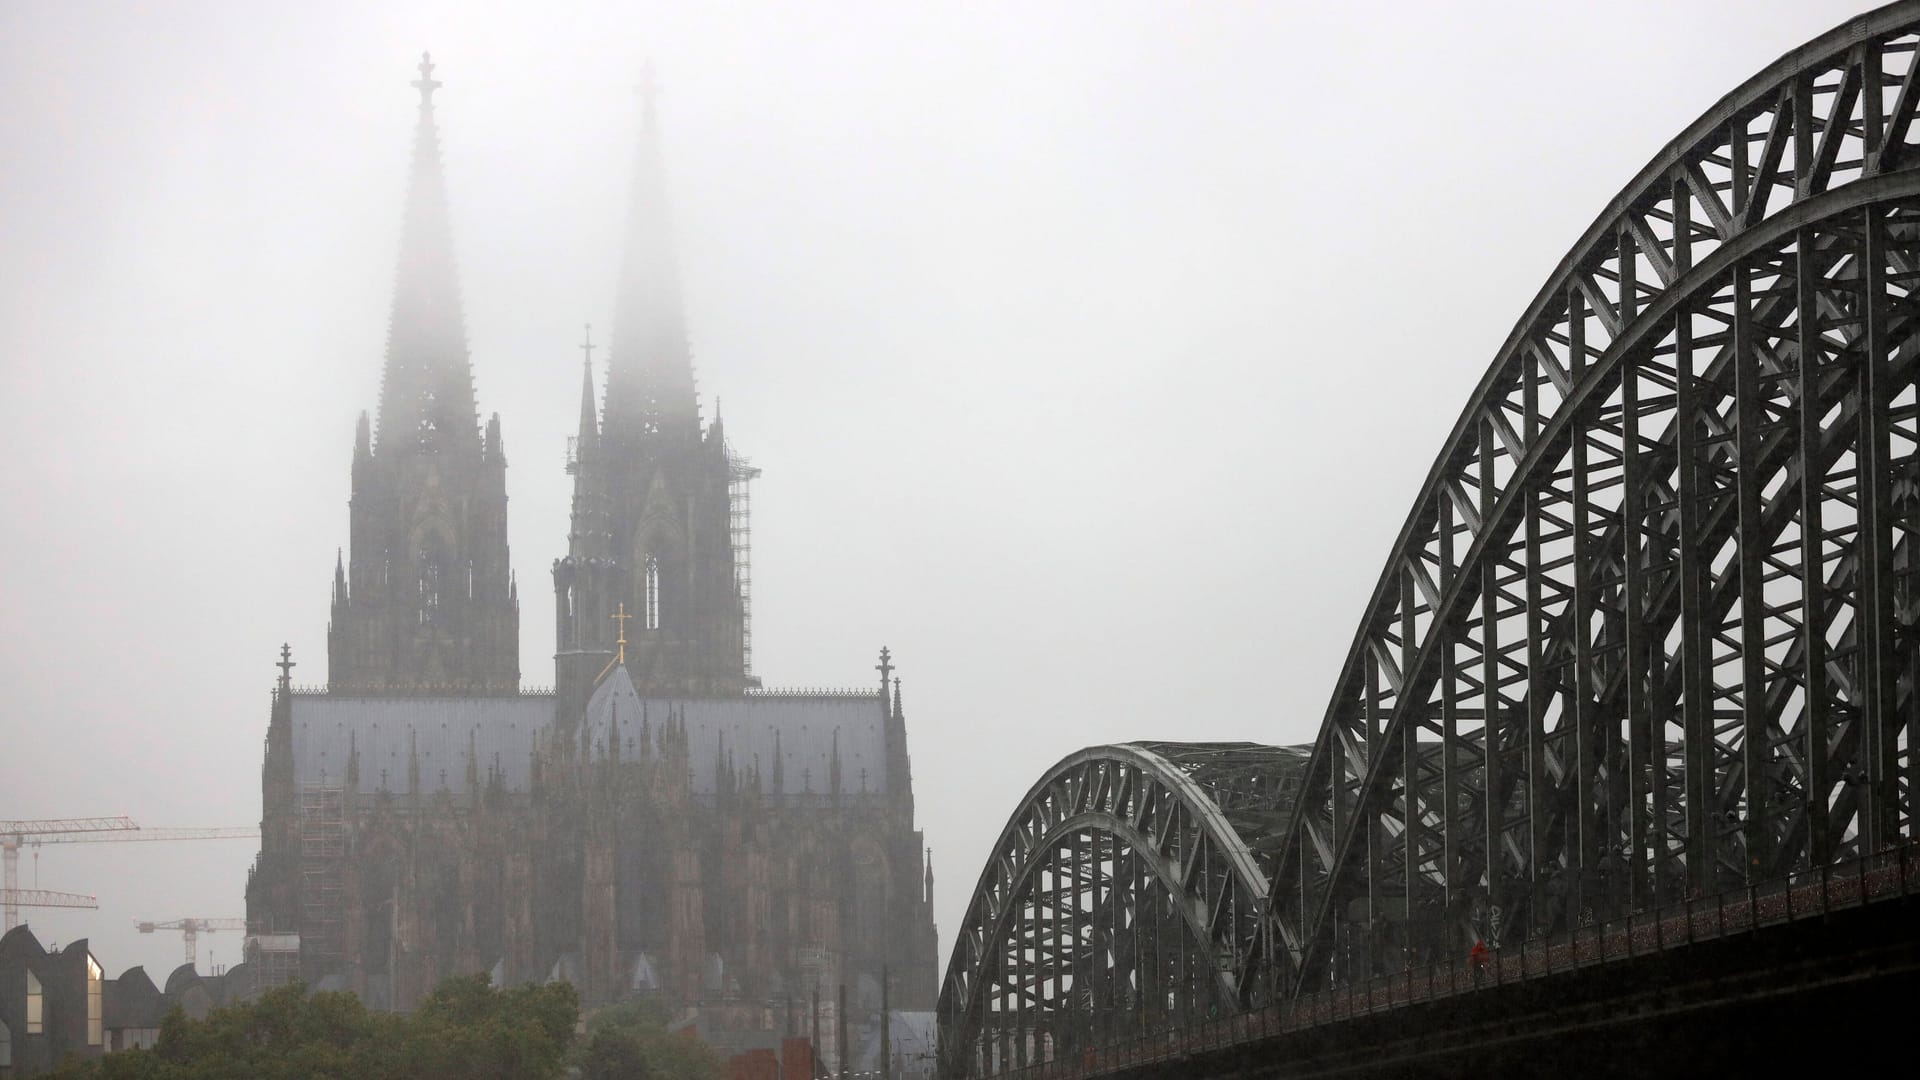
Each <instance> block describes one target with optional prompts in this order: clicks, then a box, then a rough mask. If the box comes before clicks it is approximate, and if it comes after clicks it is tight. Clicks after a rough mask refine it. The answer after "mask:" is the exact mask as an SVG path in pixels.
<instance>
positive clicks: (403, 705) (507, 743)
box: [293, 694, 553, 795]
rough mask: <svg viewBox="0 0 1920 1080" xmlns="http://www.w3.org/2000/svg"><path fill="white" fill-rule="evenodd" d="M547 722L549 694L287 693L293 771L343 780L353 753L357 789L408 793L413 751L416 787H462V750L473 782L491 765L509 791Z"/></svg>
mask: <svg viewBox="0 0 1920 1080" xmlns="http://www.w3.org/2000/svg"><path fill="white" fill-rule="evenodd" d="M552 723H553V697H552V696H551V695H546V694H538V695H535V694H529V695H526V696H522V697H471V698H429V697H358V696H355V697H349V696H345V695H331V694H296V695H294V698H293V779H294V782H295V783H296V784H302V785H306V784H314V785H318V786H321V787H344V786H345V784H346V777H347V758H348V756H349V755H350V754H351V753H352V752H353V751H354V750H358V751H359V753H360V791H361V792H362V793H365V794H369V795H370V794H373V793H374V792H377V791H380V790H382V789H384V790H386V791H391V792H393V793H394V794H396V795H405V794H409V793H410V792H409V790H408V787H407V763H408V761H409V757H410V755H411V754H412V753H414V752H416V751H417V752H418V754H419V756H420V790H421V792H422V793H423V794H429V795H430V794H432V793H433V792H436V791H439V790H441V789H442V788H445V789H446V790H447V791H450V792H454V793H455V794H458V793H461V792H464V791H466V789H467V755H468V748H469V747H471V748H472V751H473V754H474V756H476V757H477V758H478V759H479V762H478V765H479V768H478V772H479V774H480V782H481V783H483V784H484V783H486V780H487V777H488V775H489V774H490V773H491V771H492V770H493V769H494V768H496V767H497V768H498V769H499V770H500V771H501V773H502V774H503V775H504V777H505V783H506V786H507V789H508V790H509V791H525V790H526V789H527V776H528V771H529V769H530V768H531V763H532V754H533V745H534V737H535V735H536V734H538V733H539V732H542V731H545V730H546V729H547V727H548V726H549V725H551V724H552Z"/></svg>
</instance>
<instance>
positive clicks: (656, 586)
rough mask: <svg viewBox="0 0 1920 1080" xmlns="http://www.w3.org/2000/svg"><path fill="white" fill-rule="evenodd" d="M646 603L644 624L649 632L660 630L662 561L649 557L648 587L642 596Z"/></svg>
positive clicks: (643, 607)
mask: <svg viewBox="0 0 1920 1080" xmlns="http://www.w3.org/2000/svg"><path fill="white" fill-rule="evenodd" d="M642 599H643V600H644V601H645V603H644V604H643V605H642V609H643V611H644V613H645V615H646V621H645V622H644V623H643V624H642V625H644V626H645V627H646V628H647V629H649V630H658V629H660V560H659V559H656V558H654V557H653V556H651V555H649V556H647V572H646V586H645V590H644V593H643V596H642Z"/></svg>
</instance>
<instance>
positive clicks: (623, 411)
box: [602, 65, 699, 440]
mask: <svg viewBox="0 0 1920 1080" xmlns="http://www.w3.org/2000/svg"><path fill="white" fill-rule="evenodd" d="M657 96H658V90H657V88H656V86H655V84H654V80H653V68H652V65H648V66H647V68H646V69H645V71H644V73H643V75H642V79H641V85H640V140H639V146H638V148H637V149H636V151H635V153H634V162H633V178H632V186H631V188H630V190H629V194H628V203H627V234H626V248H625V253H624V255H623V258H622V262H621V268H620V287H619V293H618V295H617V296H616V297H615V299H614V319H613V341H612V350H611V354H610V356H609V359H608V361H607V404H606V415H605V417H604V424H603V431H602V434H603V436H604V437H605V438H607V439H609V440H629V439H633V438H636V437H640V436H644V435H647V434H651V433H655V432H662V431H690V430H694V429H696V427H697V418H698V411H699V405H698V403H697V401H696V398H695V394H694V386H693V355H692V352H691V350H690V349H689V348H688V345H687V326H686V312H685V309H684V307H683V305H682V300H681V293H680V271H679V266H678V263H677V260H676V258H675V256H674V247H673V228H672V221H671V215H670V213H669V208H668V200H667V182H666V169H665V166H664V163H663V162H662V160H661V153H660V134H659V122H658V117H657V113H656V98H657Z"/></svg>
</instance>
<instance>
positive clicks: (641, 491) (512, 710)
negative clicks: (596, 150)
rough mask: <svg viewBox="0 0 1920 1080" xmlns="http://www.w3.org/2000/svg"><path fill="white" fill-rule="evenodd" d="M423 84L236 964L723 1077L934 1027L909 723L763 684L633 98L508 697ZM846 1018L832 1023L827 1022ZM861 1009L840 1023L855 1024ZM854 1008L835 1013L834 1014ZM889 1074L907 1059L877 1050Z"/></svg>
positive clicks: (649, 115) (496, 554) (505, 611)
mask: <svg viewBox="0 0 1920 1080" xmlns="http://www.w3.org/2000/svg"><path fill="white" fill-rule="evenodd" d="M432 71H433V68H432V64H431V63H430V62H428V61H427V60H425V59H424V58H423V60H422V63H421V66H420V78H419V80H418V81H416V82H415V83H414V84H413V85H414V86H415V87H416V88H417V89H418V91H419V94H420V100H419V117H418V124H417V128H416V131H415V135H414V142H413V158H412V165H411V174H410V177H409V180H408V190H407V196H406V206H405V212H404V217H403V225H402V233H401V241H400V257H399V270H398V273H397V275H396V277H395V282H394V294H393V307H392V315H391V322H390V325H389V328H388V338H387V350H386V362H385V368H384V371H383V374H382V378H381V385H380V397H379V403H378V407H377V409H376V410H375V411H374V413H373V415H372V417H371V418H369V416H368V415H367V414H365V413H362V414H361V417H360V419H359V423H358V426H357V430H356V431H355V434H354V442H353V466H352V470H353V471H352V498H351V509H350V514H349V517H350V520H349V525H348V545H347V548H346V551H345V554H344V557H343V558H341V559H340V560H338V561H337V563H336V565H335V567H334V572H333V585H332V616H331V622H330V624H329V626H328V631H327V679H326V684H325V686H324V688H316V689H304V688H298V687H296V686H295V685H294V682H293V679H292V667H293V663H292V660H291V657H290V656H289V655H288V654H287V652H286V650H284V649H283V650H282V657H281V667H280V678H279V681H278V684H277V686H276V688H275V690H274V693H273V698H272V709H271V714H270V719H269V723H268V726H267V737H266V758H265V763H264V767H263V770H262V819H261V850H260V855H259V858H258V860H257V861H256V863H255V865H254V868H253V870H252V872H251V874H250V876H249V879H248V882H247V921H248V924H249V942H250V948H249V958H248V962H249V964H250V965H251V966H252V967H253V968H254V970H255V972H256V975H257V977H259V978H260V979H261V980H262V981H272V980H275V979H280V978H296V977H297V978H300V979H303V980H304V981H306V982H307V983H308V984H309V985H313V986H318V987H323V988H338V989H345V990H351V991H353V992H355V993H357V994H359V995H360V996H361V997H362V998H363V999H364V1000H366V1001H367V1002H368V1003H369V1004H370V1005H372V1006H373V1007H376V1008H386V1009H407V1008H410V1007H411V1006H412V1005H413V1004H414V1003H415V1002H417V1001H419V1000H420V998H421V997H422V996H423V995H424V994H425V993H427V992H428V991H429V990H431V989H432V988H433V986H434V985H435V984H436V983H437V982H438V981H439V980H440V979H442V978H444V977H446V976H448V975H453V974H461V973H471V972H489V973H491V974H492V976H493V977H494V980H495V982H496V983H517V982H524V981H529V980H536V981H544V980H552V979H565V980H568V981H570V982H571V983H573V985H574V986H576V987H577V988H578V989H579V991H580V994H581V997H582V1000H583V1002H584V1003H585V1005H586V1006H587V1007H589V1008H591V1007H594V1006H596V1005H600V1004H605V1003H609V1002H615V1001H619V1000H622V999H625V998H629V997H633V996H637V995H659V996H660V997H661V1000H664V1001H666V1002H668V1003H670V1004H671V1005H672V1006H673V1008H674V1009H675V1012H676V1016H678V1017H680V1018H681V1019H682V1020H686V1021H688V1022H692V1023H695V1024H697V1025H698V1026H699V1028H700V1030H701V1031H702V1033H703V1034H706V1035H708V1037H709V1038H710V1039H713V1040H714V1041H716V1042H717V1044H718V1045H721V1046H722V1047H723V1048H724V1047H727V1046H751V1045H759V1044H760V1043H762V1042H764V1040H765V1038H766V1037H768V1036H771V1037H778V1036H780V1035H783V1034H785V1035H794V1034H809V1033H810V1030H809V1029H810V1027H812V1026H813V1025H815V1024H817V1023H819V1021H818V1020H816V1017H817V1016H819V1015H822V1014H824V1015H825V1017H826V1021H825V1024H824V1030H821V1031H819V1039H820V1041H821V1043H822V1044H824V1045H823V1047H822V1048H823V1050H826V1051H828V1053H829V1055H830V1056H831V1057H833V1058H835V1059H837V1058H838V1053H837V1052H836V1050H835V1049H834V1048H835V1046H836V1037H837V1036H838V1033H840V1032H851V1034H848V1035H846V1036H844V1037H845V1038H847V1039H849V1040H850V1042H849V1043H848V1046H847V1053H848V1054H849V1056H850V1057H852V1058H854V1059H855V1061H856V1062H857V1061H858V1059H859V1054H858V1049H857V1048H858V1045H859V1044H860V1042H861V1041H862V1039H863V1035H862V1033H863V1032H864V1033H865V1035H864V1039H865V1041H866V1042H868V1043H869V1044H871V1043H872V1042H873V1041H874V1032H875V1031H876V1030H877V1028H878V1024H879V1021H878V1018H879V1017H880V1016H881V1015H883V1012H882V1010H883V1009H889V1008H890V1009H891V1010H895V1011H898V1012H904V1013H916V1012H926V1011H928V1010H931V1009H932V1008H933V1006H934V998H935V994H936V985H935V983H936V978H937V959H936V956H935V935H934V925H933V913H932V902H931V901H932V885H933V879H932V869H931V866H930V864H929V863H928V861H927V859H926V857H925V851H926V849H925V845H924V842H923V837H922V835H921V833H920V832H919V830H918V829H916V828H915V825H914V808H913V781H912V775H911V764H910V759H909V757H908V754H907V738H906V710H905V708H904V706H903V704H902V702H901V697H900V688H899V680H898V679H895V678H893V677H892V671H893V668H892V663H891V660H890V658H889V656H888V654H887V652H886V650H884V649H883V650H881V652H880V663H879V665H878V670H879V680H878V683H877V684H870V689H867V690H848V691H835V692H812V693H785V692H773V691H768V690H763V689H761V688H760V687H759V683H758V680H757V679H755V678H754V677H753V676H752V675H751V673H750V652H749V648H750V645H749V640H750V639H749V633H748V630H749V627H748V616H749V600H748V596H747V593H746V575H745V557H744V550H743V544H744V539H745V519H744V514H745V505H744V497H745V487H746V484H747V482H748V481H749V480H750V479H751V478H752V476H753V475H754V470H753V469H752V468H751V467H750V466H749V465H747V463H746V462H745V461H744V459H742V458H740V457H738V456H737V455H735V454H734V453H733V452H732V450H731V449H730V447H729V445H728V442H727V436H726V432H725V430H724V428H723V426H722V424H721V421H720V419H719V418H718V417H717V416H716V417H715V418H714V419H713V420H712V421H710V422H709V421H706V420H704V419H703V417H702V414H701V408H700V401H699V397H698V395H697V393H696V389H695V383H694V375H693V364H692V358H691V353H690V349H689V345H688V338H687V326H686V318H685V313H684V310H683V307H682V303H681V297H680V288H679V281H678V271H677V268H676V260H675V257H674V249H673V243H672V240H671V236H670V232H671V229H670V222H669V216H668V208H667V202H668V200H667V197H666V182H665V173H664V170H663V167H662V162H661V154H660V147H659V141H658V133H657V125H656V121H655V117H654V106H653V101H652V96H651V94H647V95H644V96H643V107H642V112H643V116H642V122H641V132H640V138H639V148H638V150H637V153H636V155H635V160H634V171H633V177H632V182H631V194H630V205H629V206H628V208H627V219H626V221H627V228H626V232H625V253H624V257H623V264H622V266H621V269H620V274H619V280H618V282H617V290H616V301H615V309H614V323H613V334H612V340H611V342H610V348H609V352H610V356H609V359H608V361H607V363H606V372H605V380H604V387H603V388H601V387H597V386H596V380H595V376H594V370H593V357H592V351H591V349H590V348H589V349H586V350H585V353H586V359H585V362H584V365H583V366H584V370H583V372H582V375H581V388H580V418H579V433H578V435H577V436H575V437H573V438H572V439H570V440H569V447H568V453H567V458H566V461H567V464H566V469H567V472H568V474H569V475H570V476H571V478H572V482H573V500H572V510H571V515H570V520H569V522H568V524H567V554H566V555H565V556H564V557H563V558H560V559H558V560H556V561H555V562H554V564H553V567H552V574H553V590H554V605H555V617H554V676H553V678H554V687H553V690H552V691H551V692H546V691H538V692H536V691H532V690H528V689H523V688H522V685H521V670H520V656H519V640H520V600H519V591H518V584H517V581H516V578H515V575H514V570H513V567H512V561H511V557H510V556H511V553H510V549H509V547H508V543H507V484H506V476H507V456H506V450H505V443H504V441H503V439H502V429H501V422H500V417H499V415H498V414H494V415H492V416H491V417H489V418H488V419H487V420H486V422H485V424H484V425H483V424H482V423H481V422H480V414H479V411H478V406H477V402H476V393H475V388H474V381H473V371H472V366H471V364H470V362H469V358H468V351H467V340H466V331H465V325H464V320H463V317H462V312H461V301H460V290H459V285H458V275H457V273H456V268H455V263H454V257H453V245H452V229H451V223H450V221H449V215H448V203H447V198H446V192H445V184H444V178H443V174H442V165H441V160H440V150H439V135H438V131H437V128H436V125H435V119H434V101H433V94H434V91H435V89H436V88H438V87H439V85H440V84H439V82H437V81H436V80H434V78H433V77H432ZM842 988H844V990H843V989H842ZM842 994H844V998H843V997H842ZM843 1000H844V1002H845V1005H844V1013H841V1014H839V1015H835V1013H836V1011H837V1010H839V1009H841V1008H842V1007H843V1006H841V1004H840V1003H841V1002H842V1001H843ZM896 1041H897V1036H896Z"/></svg>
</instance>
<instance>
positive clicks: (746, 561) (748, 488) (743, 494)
mask: <svg viewBox="0 0 1920 1080" xmlns="http://www.w3.org/2000/svg"><path fill="white" fill-rule="evenodd" d="M759 475H760V470H759V469H757V468H755V467H754V465H753V463H752V462H750V461H748V460H747V459H746V458H744V457H742V456H740V455H739V454H737V453H734V450H733V447H731V446H729V447H727V508H728V510H729V517H728V524H729V529H728V531H729V533H730V534H731V536H732V539H733V590H734V592H735V593H736V594H737V595H738V596H739V597H740V668H741V670H742V671H743V672H745V673H746V676H747V685H748V686H753V685H755V680H754V677H753V521H752V518H753V480H754V478H755V477H757V476H759Z"/></svg>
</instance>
